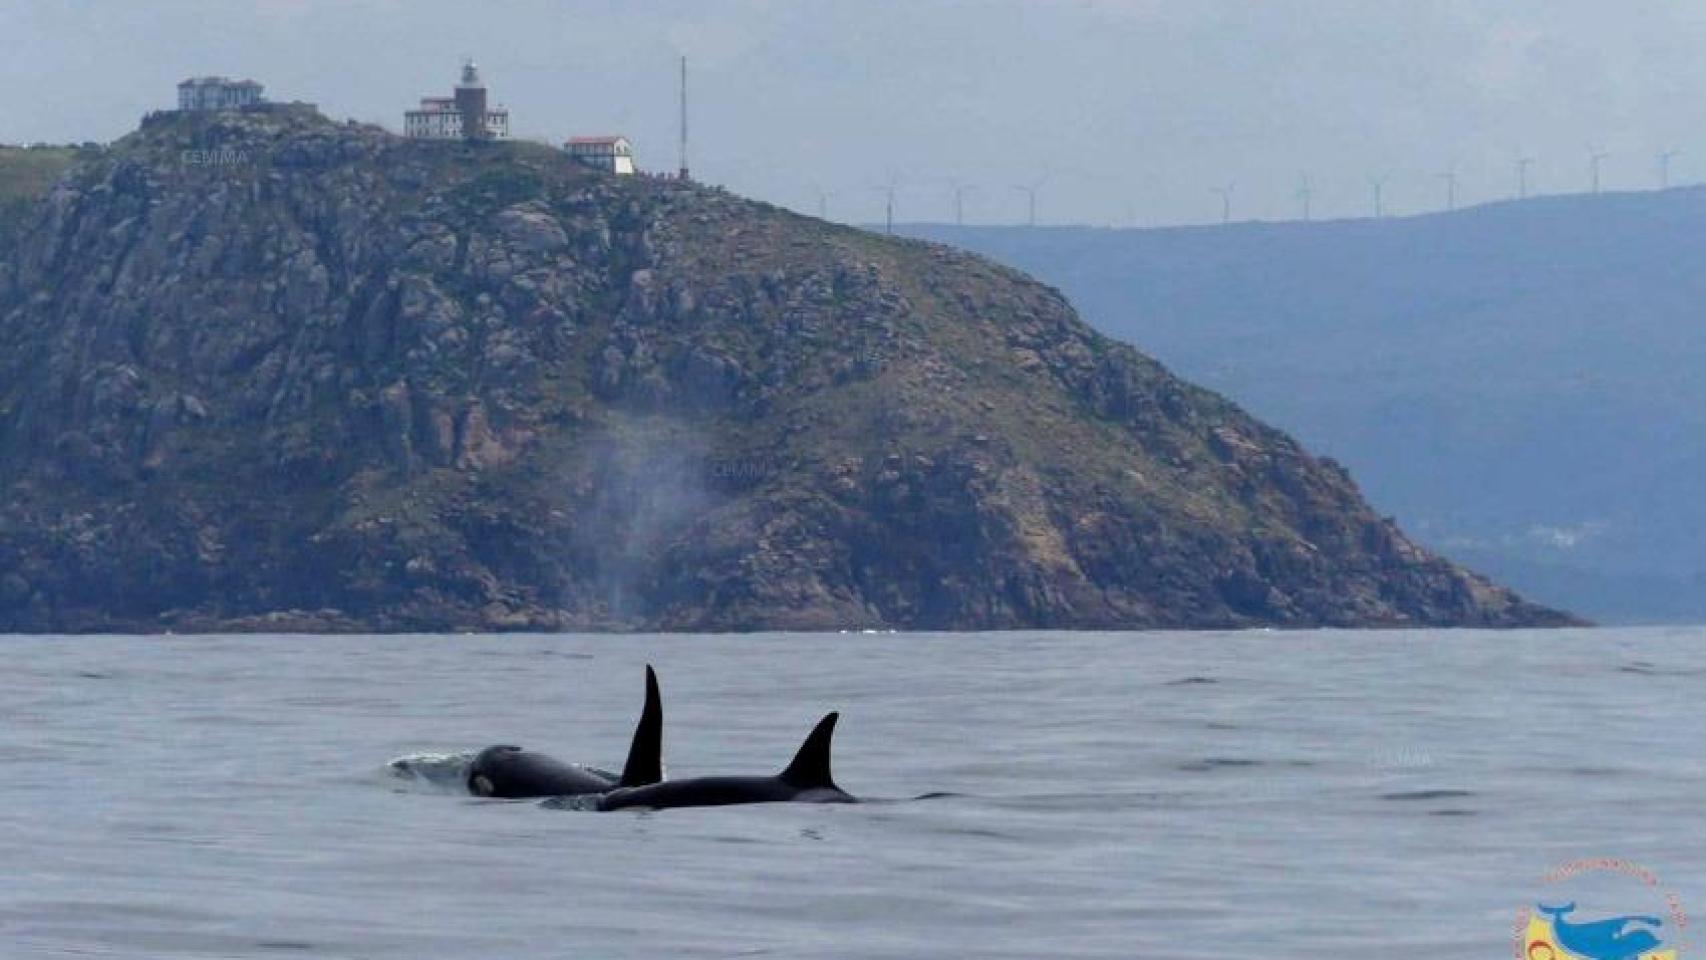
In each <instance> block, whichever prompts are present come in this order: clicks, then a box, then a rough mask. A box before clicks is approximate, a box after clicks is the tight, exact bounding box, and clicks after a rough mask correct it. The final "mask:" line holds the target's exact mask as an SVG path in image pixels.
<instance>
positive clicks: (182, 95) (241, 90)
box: [178, 77, 263, 110]
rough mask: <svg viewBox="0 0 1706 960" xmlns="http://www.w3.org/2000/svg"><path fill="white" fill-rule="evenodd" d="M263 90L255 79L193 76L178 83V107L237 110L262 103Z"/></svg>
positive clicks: (184, 108)
mask: <svg viewBox="0 0 1706 960" xmlns="http://www.w3.org/2000/svg"><path fill="white" fill-rule="evenodd" d="M261 90H262V87H261V85H260V84H258V83H256V82H255V81H253V80H232V79H229V78H227V77H191V78H190V79H188V80H185V81H184V82H183V83H180V84H178V109H179V110H235V109H237V108H238V107H247V106H252V105H254V104H257V103H262V102H263V98H262V97H261Z"/></svg>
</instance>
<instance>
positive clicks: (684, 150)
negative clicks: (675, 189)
mask: <svg viewBox="0 0 1706 960" xmlns="http://www.w3.org/2000/svg"><path fill="white" fill-rule="evenodd" d="M681 179H683V180H687V179H689V177H688V173H687V56H686V55H685V54H683V55H682V57H681Z"/></svg>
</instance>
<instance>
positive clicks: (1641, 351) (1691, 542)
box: [901, 187, 1706, 622]
mask: <svg viewBox="0 0 1706 960" xmlns="http://www.w3.org/2000/svg"><path fill="white" fill-rule="evenodd" d="M901 229H902V231H903V232H906V233H909V234H913V235H919V236H927V237H930V238H932V239H936V240H941V241H945V242H950V243H953V244H955V245H958V246H962V247H965V248H967V249H971V250H976V251H979V252H982V253H985V254H987V255H989V256H991V257H993V258H995V259H997V260H1000V261H1002V262H1005V263H1010V264H1012V265H1014V266H1015V267H1018V268H1020V269H1023V270H1026V271H1029V272H1031V273H1033V274H1034V275H1036V276H1038V277H1040V278H1042V279H1044V280H1046V281H1048V282H1050V283H1052V284H1055V285H1057V286H1058V287H1060V288H1061V289H1062V290H1063V291H1064V292H1065V293H1066V294H1067V295H1068V296H1070V297H1071V298H1072V300H1073V302H1074V303H1075V304H1076V305H1077V306H1078V307H1079V308H1080V309H1081V310H1082V311H1083V312H1084V315H1085V316H1086V318H1087V319H1089V320H1090V321H1091V322H1092V323H1094V324H1095V325H1096V326H1097V327H1098V328H1099V329H1101V330H1103V331H1104V332H1107V333H1109V334H1111V335H1114V336H1116V337H1119V338H1121V339H1124V340H1127V341H1129V342H1132V343H1134V344H1136V345H1137V346H1139V347H1140V348H1141V349H1143V350H1146V351H1149V352H1151V353H1153V354H1154V355H1155V356H1157V357H1158V358H1160V359H1161V360H1162V361H1164V362H1165V363H1167V364H1168V365H1169V366H1170V367H1172V368H1173V369H1176V370H1178V371H1179V372H1180V373H1181V374H1182V375H1184V376H1186V377H1189V378H1191V379H1193V380H1195V381H1198V382H1201V383H1203V384H1205V385H1207V386H1209V387H1211V388H1213V389H1216V390H1219V391H1223V392H1225V393H1226V394H1228V395H1229V396H1231V397H1233V398H1234V399H1236V400H1237V401H1238V402H1239V403H1241V404H1243V405H1244V406H1246V407H1247V408H1248V409H1250V410H1252V411H1254V412H1255V413H1256V414H1258V415H1259V416H1262V417H1264V418H1267V419H1269V420H1271V421H1272V422H1274V423H1276V424H1278V425H1280V426H1282V427H1284V428H1285V429H1287V430H1291V431H1295V432H1296V433H1297V434H1298V435H1299V436H1300V437H1301V438H1302V439H1303V440H1304V441H1305V442H1306V443H1308V444H1309V445H1310V446H1311V447H1312V448H1315V449H1318V450H1320V451H1322V452H1323V453H1326V454H1330V455H1332V456H1334V457H1336V458H1338V459H1340V460H1342V461H1343V462H1345V463H1346V464H1347V465H1348V466H1349V467H1350V468H1351V470H1352V471H1353V472H1354V473H1355V474H1356V476H1357V477H1358V478H1359V480H1360V481H1361V482H1362V484H1363V486H1364V488H1365V489H1366V490H1367V491H1368V493H1369V496H1370V498H1371V499H1372V500H1373V502H1374V503H1375V504H1377V505H1378V506H1379V507H1380V508H1381V509H1382V510H1385V511H1390V512H1392V513H1393V514H1395V515H1396V516H1397V518H1398V520H1399V521H1400V522H1401V523H1403V524H1404V525H1405V526H1406V528H1407V529H1410V530H1412V531H1414V532H1415V533H1416V535H1417V536H1418V537H1419V538H1420V539H1421V540H1422V541H1423V542H1425V543H1428V544H1429V545H1431V546H1433V547H1436V548H1440V549H1443V550H1446V551H1447V552H1449V553H1451V554H1452V555H1453V556H1457V557H1459V558H1461V559H1464V560H1466V561H1468V562H1470V563H1471V564H1472V565H1473V566H1475V567H1477V568H1478V569H1483V570H1486V571H1488V572H1489V573H1492V574H1494V575H1496V576H1498V577H1499V578H1500V579H1502V580H1505V581H1507V582H1511V583H1513V584H1515V585H1516V586H1517V587H1518V588H1519V589H1522V590H1523V591H1524V592H1526V593H1528V594H1529V595H1531V596H1535V597H1538V598H1541V599H1544V600H1547V601H1550V602H1553V603H1559V604H1567V605H1569V606H1571V607H1572V608H1574V609H1579V610H1581V611H1582V612H1584V613H1587V614H1589V615H1591V616H1594V617H1596V618H1598V619H1609V620H1621V621H1662V620H1670V621H1694V622H1698V621H1700V620H1702V619H1706V589H1702V588H1703V587H1706V553H1703V552H1702V551H1701V549H1700V544H1701V543H1702V542H1706V499H1702V498H1701V497H1700V496H1699V495H1698V494H1697V492H1696V488H1697V487H1698V486H1699V477H1700V476H1702V475H1703V468H1706V375H1703V373H1702V371H1703V370H1706V323H1702V322H1701V320H1702V310H1703V309H1706V246H1703V245H1702V244H1701V243H1700V238H1701V237H1702V236H1706V190H1703V189H1702V188H1698V187H1687V188H1679V189H1674V190H1669V191H1665V192H1653V193H1619V194H1604V195H1601V196H1584V195H1575V196H1553V197H1539V198H1535V199H1530V200H1526V201H1521V202H1504V203H1496V204H1489V205H1486V206H1482V207H1475V208H1469V209H1465V210H1460V211H1458V212H1455V213H1440V214H1433V215H1427V216H1419V217H1409V218H1403V219H1387V220H1378V221H1376V220H1347V221H1328V222H1317V223H1249V224H1233V225H1231V226H1228V227H1190V228H1171V229H1157V230H1136V231H1128V230H1118V231H1116V230H1100V229H1091V228H1052V227H1039V228H1025V227H988V228H964V229H959V228H954V227H944V226H925V227H915V226H909V227H904V228H901Z"/></svg>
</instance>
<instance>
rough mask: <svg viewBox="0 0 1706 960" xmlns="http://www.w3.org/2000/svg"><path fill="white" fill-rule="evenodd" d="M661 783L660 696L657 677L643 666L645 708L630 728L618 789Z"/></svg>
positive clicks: (661, 736) (661, 714)
mask: <svg viewBox="0 0 1706 960" xmlns="http://www.w3.org/2000/svg"><path fill="white" fill-rule="evenodd" d="M662 781H663V696H662V694H660V693H659V692H658V675H657V673H655V672H654V671H653V670H652V666H651V664H649V663H648V664H646V704H645V706H643V707H641V708H640V722H639V723H636V724H635V725H634V740H633V742H632V743H630V744H629V745H628V761H627V762H626V763H624V764H623V765H622V779H621V781H620V782H619V783H617V786H618V787H643V786H646V785H647V784H652V783H661V782H662Z"/></svg>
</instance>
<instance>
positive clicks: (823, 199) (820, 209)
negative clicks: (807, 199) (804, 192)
mask: <svg viewBox="0 0 1706 960" xmlns="http://www.w3.org/2000/svg"><path fill="white" fill-rule="evenodd" d="M813 192H814V193H816V194H817V218H818V219H819V220H828V219H829V198H830V197H833V196H835V192H834V191H833V190H825V189H823V188H822V187H816V188H814V190H813Z"/></svg>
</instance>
